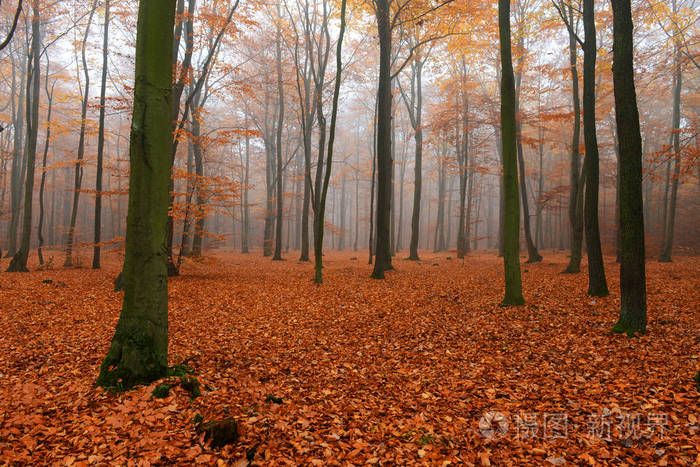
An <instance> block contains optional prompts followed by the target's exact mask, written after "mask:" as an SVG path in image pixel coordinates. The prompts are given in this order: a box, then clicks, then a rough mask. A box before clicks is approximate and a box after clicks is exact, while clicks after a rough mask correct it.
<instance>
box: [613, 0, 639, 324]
mask: <svg viewBox="0 0 700 467" xmlns="http://www.w3.org/2000/svg"><path fill="white" fill-rule="evenodd" d="M612 8H613V54H614V58H613V83H614V90H615V118H616V120H617V134H618V141H619V144H620V164H619V166H620V169H621V171H620V188H619V190H620V223H621V225H622V228H621V229H620V230H621V235H622V254H621V264H620V305H621V307H620V319H619V321H618V322H617V324H615V326H614V327H613V331H614V332H620V333H626V334H627V335H629V336H631V335H633V334H634V333H636V332H640V333H644V332H645V331H646V325H647V310H646V275H645V270H644V268H645V264H644V257H645V253H644V206H643V203H642V137H641V133H640V129H639V113H638V111H637V96H636V91H635V87H634V66H633V61H634V46H633V31H634V29H633V26H632V12H631V7H630V0H612Z"/></svg>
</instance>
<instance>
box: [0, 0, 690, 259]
mask: <svg viewBox="0 0 700 467" xmlns="http://www.w3.org/2000/svg"><path fill="white" fill-rule="evenodd" d="M37 5H38V6H37V7H38V12H39V24H38V31H36V30H34V29H33V28H32V16H31V11H32V9H31V8H30V5H25V8H24V13H23V14H21V15H20V17H19V20H18V24H17V26H16V31H15V33H14V38H13V39H12V41H11V42H10V43H9V44H8V45H7V46H6V47H5V48H4V49H3V50H2V58H1V59H2V66H1V67H0V73H1V74H2V79H1V80H0V87H1V88H2V93H1V94H0V95H2V96H3V97H2V102H0V104H1V105H2V114H1V118H2V129H3V131H2V133H1V134H0V147H1V150H2V165H1V167H0V187H1V189H0V191H1V193H0V245H1V246H2V251H3V256H4V257H11V256H12V255H14V254H15V253H16V251H17V250H18V248H19V244H20V237H21V235H22V225H23V223H22V218H23V212H24V207H23V206H24V202H25V197H26V186H27V183H26V182H27V176H28V174H29V176H31V174H32V172H33V177H34V182H33V188H32V190H33V197H32V198H31V200H32V201H31V203H32V206H31V216H32V218H31V228H32V232H31V237H30V241H31V248H32V250H34V249H35V248H38V247H41V250H42V251H43V258H42V261H43V262H46V261H48V262H52V264H53V266H54V267H56V266H60V265H61V264H64V263H65V264H66V265H70V264H73V265H88V264H89V263H91V262H92V261H93V253H94V252H93V250H94V247H95V246H96V245H99V246H100V247H101V254H103V255H122V254H123V249H124V236H125V226H126V214H127V204H128V171H129V133H130V127H129V126H130V123H131V117H132V116H131V110H132V99H133V66H134V53H133V50H134V42H135V30H136V11H137V8H136V7H137V5H136V3H135V2H133V1H127V0H121V1H111V2H110V4H109V16H106V8H107V4H106V3H105V2H102V1H100V2H72V1H68V2H53V3H51V2H39V3H38V4H37ZM407 5H408V4H407ZM557 5H558V8H555V7H554V6H553V4H552V3H551V2H549V1H538V0H518V1H516V2H514V3H513V6H512V12H511V22H512V31H513V63H514V69H515V80H516V96H517V99H516V106H517V115H518V117H519V118H518V142H517V150H518V163H519V164H518V172H519V178H520V182H521V183H520V200H521V213H522V214H521V247H522V251H523V252H528V251H529V252H530V258H531V259H532V257H533V255H534V257H536V256H537V255H539V254H544V255H545V256H546V252H547V251H549V250H556V251H566V250H568V249H570V248H571V242H572V235H571V231H572V228H571V225H572V223H571V214H570V206H571V205H572V197H574V193H575V190H572V181H573V184H575V185H576V186H578V185H580V180H579V179H580V178H581V179H582V177H581V167H582V166H583V156H584V154H585V144H584V137H583V127H582V125H581V123H580V122H578V123H576V125H577V126H578V127H580V128H581V129H580V132H581V133H580V136H579V137H578V138H577V139H578V148H577V149H578V150H577V151H572V145H573V144H574V143H573V138H574V134H573V133H574V125H575V120H576V119H575V112H574V102H573V99H572V91H573V84H572V83H573V81H572V72H571V70H572V67H571V59H572V57H573V58H574V59H575V61H574V64H575V67H576V68H575V72H576V75H575V76H574V78H575V80H576V85H577V88H578V89H577V96H576V100H578V101H580V100H581V98H582V72H583V64H582V60H583V57H582V55H583V54H582V53H581V51H580V50H579V48H578V47H577V48H576V49H577V52H575V55H573V56H572V54H571V47H570V45H571V44H572V42H570V39H571V38H570V36H569V31H568V30H567V27H566V26H565V23H564V21H562V17H564V18H566V19H567V21H569V22H570V26H571V29H572V30H575V32H576V34H578V35H580V36H581V37H583V27H582V24H581V18H580V12H579V10H578V7H577V6H576V5H574V6H573V7H572V8H569V5H568V4H563V3H562V4H557ZM409 6H410V8H409ZM409 6H407V7H406V8H407V11H408V12H407V13H406V15H408V16H410V14H413V13H415V15H419V14H421V13H420V8H421V7H420V6H419V5H413V3H411V4H410V5H409ZM495 6H496V5H495V4H492V3H488V2H486V3H484V2H470V1H466V2H452V3H449V4H446V5H444V6H442V7H441V8H440V9H437V10H435V11H434V12H433V13H431V14H430V15H426V16H425V18H421V19H420V20H418V21H414V22H411V21H396V24H394V25H393V44H392V49H391V50H392V52H391V60H392V67H391V93H392V95H393V99H392V107H391V114H392V117H391V128H390V132H391V158H392V161H393V164H392V165H391V187H390V193H391V203H390V213H389V216H390V242H391V253H392V254H394V255H397V256H398V257H408V256H409V255H411V253H413V255H412V256H415V254H417V252H418V251H419V250H427V251H433V252H440V251H444V252H445V254H446V255H448V256H454V255H456V254H459V255H460V256H461V255H462V254H467V253H468V252H469V251H472V250H488V251H492V252H494V254H495V253H497V252H498V250H499V238H501V232H502V228H503V225H502V224H503V217H502V216H501V212H502V203H503V190H502V186H501V166H502V165H501V157H502V156H501V149H500V127H499V125H500V119H499V117H500V107H499V79H500V65H499V50H498V30H497V21H495V19H496V10H495ZM177 8H178V13H177V18H176V26H175V37H176V44H175V50H174V51H173V52H174V56H176V57H177V66H176V69H175V70H174V74H173V83H174V90H175V91H174V93H175V96H176V97H175V99H176V100H177V101H179V106H178V107H177V108H176V109H175V111H174V119H173V121H174V122H175V123H174V125H173V128H174V130H173V131H174V134H175V135H176V136H177V138H176V144H177V149H176V153H175V155H174V162H173V168H172V183H173V185H172V189H171V194H172V198H171V202H170V213H171V216H172V217H171V219H172V221H173V226H174V227H173V229H172V242H171V245H170V246H169V248H170V249H169V252H170V254H171V255H172V257H173V258H174V261H175V262H176V263H177V264H178V265H179V264H181V263H182V262H183V261H188V260H190V259H194V258H198V257H202V256H204V257H206V255H207V254H209V253H211V252H214V251H216V250H221V249H229V250H235V251H244V252H245V251H251V252H252V253H254V254H264V255H265V256H273V255H274V254H275V253H277V255H278V256H279V255H281V256H283V257H284V258H285V259H290V260H297V259H299V258H300V257H301V258H308V255H309V251H311V254H312V256H313V235H314V228H313V219H314V212H315V205H314V204H315V203H316V202H317V201H318V194H317V191H318V190H319V188H321V187H322V186H323V183H322V181H323V178H324V176H325V173H326V171H327V170H328V168H327V167H325V166H324V165H323V164H324V162H325V155H326V151H327V144H328V132H329V125H330V113H331V107H332V97H333V85H334V82H335V78H336V55H335V54H336V46H337V34H338V27H339V4H336V3H324V2H321V1H320V0H319V1H315V0H303V1H302V0H299V1H288V2H285V3H282V4H267V3H264V2H262V3H261V2H245V3H241V4H236V5H234V4H233V3H231V2H222V1H212V0H188V1H182V0H181V1H180V2H179V3H178V6H177ZM633 8H634V12H633V14H634V17H635V21H636V29H635V41H636V50H635V59H636V62H635V71H636V85H637V95H638V105H639V111H640V121H641V131H642V137H643V196H644V220H645V230H646V235H647V237H646V238H647V240H646V243H647V247H648V252H649V253H648V254H649V256H650V257H654V256H658V255H660V254H661V253H662V250H663V249H664V247H665V246H666V245H668V248H669V249H673V252H674V253H676V254H685V253H687V252H694V251H697V248H698V247H700V245H699V244H698V238H700V235H698V234H699V233H700V231H699V230H698V229H699V227H698V222H697V219H698V216H699V210H700V203H699V200H700V196H699V195H698V189H699V186H700V185H699V183H698V182H699V177H698V176H699V173H700V165H699V164H698V157H697V154H698V152H697V151H698V84H699V81H698V79H699V74H698V60H699V59H698V55H697V39H698V12H697V8H696V5H695V2H693V1H691V0H678V1H674V2H673V5H671V4H669V2H654V1H649V2H633ZM411 12H413V13H411ZM14 15H15V5H13V4H11V2H4V3H3V4H2V29H3V31H5V32H8V31H9V30H10V28H11V26H12V22H13V18H14ZM106 18H108V20H109V21H108V22H107V21H106ZM402 18H403V17H402ZM373 21H374V18H373V10H372V9H371V7H370V5H369V4H367V5H365V4H363V3H358V4H356V5H355V4H352V5H351V6H349V7H348V12H347V32H346V36H345V44H344V47H343V51H342V57H341V60H342V74H341V86H340V94H339V105H338V117H337V130H336V135H335V150H334V154H333V160H332V166H331V173H330V179H329V186H328V191H327V197H326V209H325V219H324V224H325V236H324V248H325V249H336V250H369V248H370V247H371V246H372V244H373V242H374V241H376V225H375V224H376V222H375V219H374V217H376V214H373V213H375V212H376V210H377V193H376V192H377V187H378V185H379V184H380V182H379V181H378V176H377V151H376V147H377V132H376V130H375V125H374V122H376V121H377V115H376V112H377V106H376V96H377V76H378V67H379V51H378V47H377V33H376V28H374V27H373ZM596 29H597V33H596V34H597V42H598V43H597V46H598V54H597V64H596V65H597V66H596V71H595V73H596V75H595V103H596V117H597V120H596V129H597V142H598V149H599V158H600V164H599V167H600V187H599V207H598V212H599V223H600V235H601V242H602V246H603V250H604V252H605V253H606V254H612V253H614V252H615V249H616V246H617V244H618V242H617V232H618V228H617V225H618V222H617V219H618V217H619V216H618V209H617V202H616V201H617V199H618V198H617V186H618V175H617V174H618V154H617V151H616V148H617V143H616V134H615V113H614V102H613V92H612V71H611V61H612V50H611V48H612V18H611V11H610V6H609V5H608V4H607V2H599V5H598V8H597V11H596ZM36 33H38V34H39V35H40V39H39V42H38V47H39V49H40V50H39V63H38V65H37V63H36V62H35V61H34V60H33V58H32V57H33V55H32V53H31V50H32V46H33V45H32V44H33V42H32V39H33V34H36ZM105 34H108V40H107V41H106V42H105ZM573 45H577V44H576V41H575V40H574V42H573ZM37 73H38V75H39V76H38V79H37V77H36V76H35V75H36V74H37ZM35 86H38V88H37V89H35ZM37 90H38V93H37V94H35V92H36V91H37ZM34 99H36V100H37V101H38V102H35V101H34ZM575 105H576V107H577V109H580V107H581V104H580V102H576V104H575ZM579 112H581V110H579ZM33 122H38V127H37V129H36V130H34V131H32V128H31V125H32V124H33ZM32 138H35V141H32ZM30 153H31V154H30ZM319 158H320V160H321V164H322V167H321V170H320V171H319V170H318V168H319ZM28 161H29V164H30V165H32V164H33V165H34V170H31V169H32V167H28ZM572 163H573V164H575V169H574V172H572ZM280 183H281V188H280V187H278V184H280ZM98 199H99V203H101V206H100V207H99V212H100V218H99V221H98V225H96V222H95V213H96V202H97V201H98ZM573 199H575V197H574V198H573ZM574 204H575V203H574ZM383 208H384V207H380V209H383ZM96 229H98V232H99V233H98V234H97V235H96V233H95V232H96ZM669 232H670V233H669ZM412 241H413V243H414V250H415V251H413V252H411V251H410V250H411V242H412ZM309 245H311V246H309ZM584 248H585V242H584ZM276 249H277V250H278V251H275V250H276ZM523 254H525V253H523ZM369 256H370V255H369V254H367V252H365V253H363V258H364V259H368V258H369Z"/></svg>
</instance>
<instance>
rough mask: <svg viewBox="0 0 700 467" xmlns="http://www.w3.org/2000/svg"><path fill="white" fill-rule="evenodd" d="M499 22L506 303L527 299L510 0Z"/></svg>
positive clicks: (501, 4) (501, 2) (501, 3)
mask: <svg viewBox="0 0 700 467" xmlns="http://www.w3.org/2000/svg"><path fill="white" fill-rule="evenodd" d="M498 26H499V36H500V48H501V70H502V72H501V147H502V150H503V188H504V205H505V206H504V207H505V210H504V225H503V250H504V251H503V264H504V269H505V282H506V291H505V296H504V298H503V302H502V303H503V305H522V304H524V303H525V300H524V299H523V292H522V279H521V276H520V257H519V251H518V250H519V243H520V240H519V237H520V200H519V199H518V167H517V160H518V154H517V147H516V146H517V144H516V138H517V130H516V124H515V120H516V115H515V78H514V76H513V59H512V54H511V45H510V0H498Z"/></svg>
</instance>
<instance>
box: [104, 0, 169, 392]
mask: <svg viewBox="0 0 700 467" xmlns="http://www.w3.org/2000/svg"><path fill="white" fill-rule="evenodd" d="M138 18H139V19H138V26H137V36H136V71H135V80H134V83H135V85H134V112H133V121H132V125H131V138H130V154H129V160H130V173H129V214H128V219H127V232H126V253H125V258H124V270H123V274H124V281H125V293H124V301H123V305H122V311H121V315H120V316H119V322H118V323H117V328H116V331H115V333H114V337H113V339H112V343H111V346H110V349H109V351H108V352H107V356H106V357H105V360H104V362H103V363H102V366H101V368H100V375H99V377H98V378H97V385H98V386H103V387H114V386H117V387H119V388H120V389H121V388H124V389H127V388H130V387H133V386H134V385H137V384H147V383H150V382H151V381H154V380H156V379H158V378H160V377H162V376H164V375H165V374H166V372H167V368H168V267H167V244H166V240H167V239H166V236H167V235H166V223H167V220H168V204H169V203H168V201H169V187H170V167H171V164H172V147H173V139H172V119H171V115H172V105H173V104H172V92H173V91H172V63H173V62H172V60H173V59H172V47H173V26H174V18H175V3H174V2H173V1H171V0H149V1H147V2H140V4H139V16H138Z"/></svg>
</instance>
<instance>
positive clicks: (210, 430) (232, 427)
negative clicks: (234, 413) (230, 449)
mask: <svg viewBox="0 0 700 467" xmlns="http://www.w3.org/2000/svg"><path fill="white" fill-rule="evenodd" d="M197 433H199V434H201V433H204V441H209V440H211V445H212V447H214V448H222V447H224V446H226V445H227V444H233V443H235V442H236V441H238V438H239V436H240V434H239V433H238V422H237V421H236V419H235V418H233V417H229V418H224V419H223V420H213V421H211V422H207V423H200V424H199V425H197Z"/></svg>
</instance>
